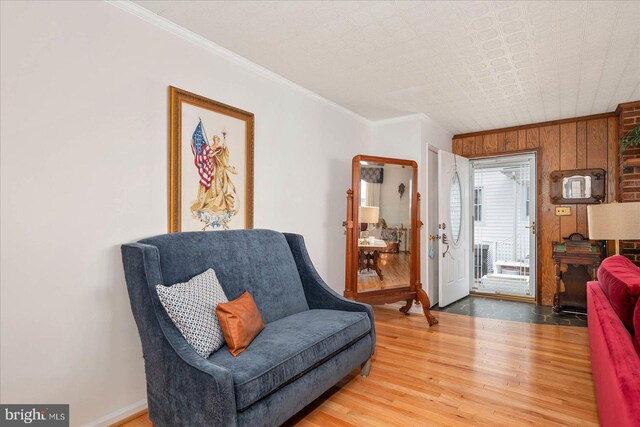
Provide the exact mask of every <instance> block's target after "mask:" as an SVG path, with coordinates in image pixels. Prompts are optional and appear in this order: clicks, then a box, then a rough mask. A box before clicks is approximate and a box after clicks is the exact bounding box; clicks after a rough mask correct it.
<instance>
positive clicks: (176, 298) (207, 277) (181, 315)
mask: <svg viewBox="0 0 640 427" xmlns="http://www.w3.org/2000/svg"><path fill="white" fill-rule="evenodd" d="M156 290H157V292H158V297H159V298H160V302H161V303H162V306H163V307H164V309H165V310H167V314H169V317H170V318H171V320H173V323H175V325H176V327H177V328H178V329H179V330H180V332H181V333H182V336H184V338H185V339H186V340H187V342H188V343H189V344H190V345H191V347H193V349H194V350H195V351H196V353H198V354H199V355H200V356H202V357H204V358H207V357H209V355H210V354H211V353H213V352H214V351H216V350H218V349H219V348H220V347H222V345H223V344H224V342H225V341H224V336H223V335H222V330H221V329H220V323H219V322H218V316H216V307H218V304H220V303H221V302H229V300H228V299H227V296H226V295H225V294H224V290H223V289H222V286H220V282H219V281H218V278H217V277H216V272H215V271H213V269H211V268H210V269H208V270H207V271H205V272H204V273H202V274H198V275H197V276H194V277H193V278H192V279H191V280H189V281H188V282H186V283H177V284H175V285H173V286H163V285H156Z"/></svg>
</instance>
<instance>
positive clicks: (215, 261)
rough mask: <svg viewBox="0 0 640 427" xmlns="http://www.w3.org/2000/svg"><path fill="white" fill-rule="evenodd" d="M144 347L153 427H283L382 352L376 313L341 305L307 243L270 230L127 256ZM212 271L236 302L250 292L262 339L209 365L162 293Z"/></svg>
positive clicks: (201, 235) (198, 236)
mask: <svg viewBox="0 0 640 427" xmlns="http://www.w3.org/2000/svg"><path fill="white" fill-rule="evenodd" d="M122 259H123V263H124V271H125V277H126V281H127V287H128V290H129V298H130V301H131V308H132V310H133V315H134V318H135V320H136V324H137V326H138V332H139V334H140V339H141V341H142V352H143V356H144V363H145V371H146V378H147V399H148V404H149V418H150V419H151V421H152V422H153V423H154V424H155V425H158V426H160V427H164V426H189V427H193V426H245V425H250V426H276V425H280V424H281V423H283V422H284V421H286V420H287V419H288V418H290V417H291V416H292V415H294V414H295V413H296V412H298V411H299V410H301V409H302V408H303V407H304V406H306V405H307V404H309V403H310V402H312V401H313V400H314V399H316V398H317V397H319V396H320V395H321V394H322V393H323V392H324V391H326V390H327V389H329V388H330V387H331V386H332V385H334V384H335V383H336V382H337V381H339V380H340V379H341V378H343V377H344V376H346V375H347V374H348V373H349V372H351V371H352V370H353V369H354V368H357V367H358V366H362V367H363V368H362V371H361V374H363V375H365V376H366V374H367V373H368V369H369V367H370V358H371V356H372V355H373V353H374V350H375V338H376V336H375V330H374V322H373V312H372V310H371V307H370V306H368V305H365V304H360V303H356V302H353V301H350V300H347V299H345V298H343V297H341V296H339V295H338V294H337V293H336V292H334V291H333V290H331V289H330V288H329V287H328V286H327V285H326V284H325V283H324V282H323V280H322V279H321V278H320V276H319V275H318V273H317V272H316V270H315V268H314V267H313V265H312V263H311V260H310V259H309V255H308V254H307V250H306V248H305V245H304V240H303V238H302V236H299V235H296V234H282V233H278V232H275V231H270V230H233V231H220V232H188V233H174V234H166V235H161V236H157V237H152V238H149V239H145V240H141V241H139V242H137V243H133V244H126V245H123V246H122ZM209 268H213V269H214V270H215V272H216V274H217V276H218V279H219V280H220V283H221V285H222V287H223V288H224V291H225V293H226V295H227V297H228V298H229V300H232V299H235V298H237V297H239V296H240V295H241V294H242V293H243V292H244V291H245V290H248V291H249V292H250V293H251V295H252V296H253V297H254V299H255V302H256V305H257V306H258V309H259V310H260V313H261V315H262V318H263V320H264V323H265V325H266V326H265V329H264V330H263V331H262V332H261V333H260V334H259V335H258V336H257V337H256V338H255V339H254V341H253V342H252V343H251V345H250V346H249V347H248V348H247V349H246V350H245V351H244V352H242V353H241V354H240V355H238V356H237V357H233V356H231V354H230V353H229V351H228V349H227V347H226V346H223V347H222V348H221V349H220V350H218V351H217V352H215V353H213V354H212V355H211V356H210V357H209V358H208V359H204V358H202V357H200V356H199V355H198V354H197V353H196V352H195V351H194V350H193V348H192V347H191V346H190V345H189V344H188V343H187V342H186V340H185V339H184V338H183V336H182V334H181V333H180V331H179V330H178V329H177V328H176V327H175V325H174V324H173V322H172V321H171V319H170V318H169V316H168V315H167V313H166V312H165V310H164V308H163V307H162V305H161V303H160V301H159V299H158V295H157V293H156V290H155V286H156V285H157V284H163V285H166V286H168V285H171V284H175V283H181V282H186V281H188V280H189V279H190V278H191V277H193V276H195V275H197V274H200V273H202V272H203V271H205V270H207V269H209Z"/></svg>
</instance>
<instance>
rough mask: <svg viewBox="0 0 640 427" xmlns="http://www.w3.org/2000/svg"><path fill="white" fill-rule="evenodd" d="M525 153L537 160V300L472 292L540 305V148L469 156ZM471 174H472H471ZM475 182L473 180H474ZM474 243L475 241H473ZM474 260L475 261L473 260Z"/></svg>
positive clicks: (479, 158)
mask: <svg viewBox="0 0 640 427" xmlns="http://www.w3.org/2000/svg"><path fill="white" fill-rule="evenodd" d="M523 154H533V156H534V158H535V160H536V234H534V236H535V242H536V280H535V282H536V292H535V293H536V295H535V300H532V299H531V298H523V297H519V296H515V295H499V296H498V295H486V294H481V293H476V292H471V294H472V295H474V296H480V297H484V298H494V299H502V300H513V301H524V302H529V303H532V304H536V305H540V304H541V303H542V286H541V283H540V277H541V274H540V273H541V271H540V266H541V264H542V263H540V262H538V259H539V255H540V249H541V248H540V231H539V227H538V226H539V224H538V222H539V219H540V206H541V204H542V185H541V181H542V177H541V173H542V166H541V164H540V161H539V160H540V148H539V147H536V148H526V149H524V150H513V151H509V152H508V153H484V154H476V155H473V156H471V157H467V158H468V159H469V161H473V160H481V159H486V158H491V157H512V156H519V155H523ZM469 175H471V174H469ZM470 179H472V180H473V178H472V177H471V178H470ZM472 183H473V181H472ZM472 237H474V235H473V234H472ZM472 244H473V242H472ZM472 262H473V261H472ZM469 289H471V282H469Z"/></svg>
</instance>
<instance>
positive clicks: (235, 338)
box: [216, 292, 264, 356]
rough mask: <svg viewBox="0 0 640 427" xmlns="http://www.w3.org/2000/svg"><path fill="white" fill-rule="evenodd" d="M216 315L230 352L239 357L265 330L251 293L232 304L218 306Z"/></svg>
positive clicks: (243, 295) (245, 294)
mask: <svg viewBox="0 0 640 427" xmlns="http://www.w3.org/2000/svg"><path fill="white" fill-rule="evenodd" d="M216 314H217V315H218V320H219V321H220V327H221V328H222V334H223V335H224V339H225V341H226V342H227V347H229V352H230V353H231V354H232V355H234V356H237V355H239V354H240V353H242V352H243V351H244V350H245V349H246V348H247V347H248V346H249V344H251V341H253V339H254V338H255V337H256V336H257V335H258V334H259V333H260V331H261V330H262V329H264V322H263V321H262V316H260V312H259V311H258V307H257V306H256V303H255V302H254V301H253V297H252V296H251V294H250V293H249V292H245V293H244V294H242V295H240V297H239V298H237V299H234V300H233V301H231V302H226V303H221V304H218V307H217V308H216Z"/></svg>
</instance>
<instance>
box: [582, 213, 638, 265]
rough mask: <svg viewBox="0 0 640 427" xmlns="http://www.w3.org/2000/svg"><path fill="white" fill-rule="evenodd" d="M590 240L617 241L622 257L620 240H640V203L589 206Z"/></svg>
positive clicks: (617, 252)
mask: <svg viewBox="0 0 640 427" xmlns="http://www.w3.org/2000/svg"><path fill="white" fill-rule="evenodd" d="M587 218H588V223H589V239H591V240H615V241H616V255H620V242H619V241H620V240H640V202H629V203H607V204H601V205H589V206H587Z"/></svg>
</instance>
